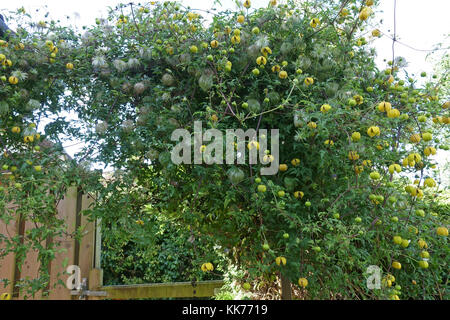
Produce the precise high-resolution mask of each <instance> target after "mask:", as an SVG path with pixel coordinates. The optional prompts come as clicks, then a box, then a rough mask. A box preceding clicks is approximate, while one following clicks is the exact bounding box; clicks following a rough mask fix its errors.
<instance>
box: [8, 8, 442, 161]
mask: <svg viewBox="0 0 450 320" xmlns="http://www.w3.org/2000/svg"><path fill="white" fill-rule="evenodd" d="M120 2H123V3H129V1H126V0H123V1H119V0H89V1H86V0H78V1H70V3H69V2H68V1H61V0H41V1H36V0H14V1H2V3H0V13H2V14H4V15H6V16H7V11H8V10H15V9H17V8H20V7H22V6H23V7H24V8H25V10H26V11H27V12H29V13H31V14H32V16H33V17H35V19H36V21H39V20H41V19H43V15H44V14H45V13H46V12H47V11H48V12H50V17H51V18H53V19H55V20H56V19H60V20H61V21H62V22H63V23H65V22H66V21H68V20H67V19H66V18H65V16H70V17H71V19H70V20H69V22H70V23H72V24H75V25H77V26H82V25H92V24H94V23H95V18H98V17H106V15H107V7H108V6H111V7H113V6H115V5H117V4H118V3H120ZM135 2H136V3H138V2H139V1H135ZM181 2H182V3H183V4H184V5H185V6H190V7H191V8H196V9H203V10H207V9H211V8H213V7H214V0H191V1H186V0H182V1H181ZM268 2H269V0H252V8H258V7H262V6H267V4H268ZM279 2H280V1H279ZM141 3H144V2H141ZM221 3H222V7H217V5H216V8H217V9H218V10H220V9H234V8H235V6H236V5H235V3H234V1H233V0H221ZM44 6H45V7H46V10H45V9H44V10H40V11H39V12H36V9H39V8H41V9H42V8H43V7H44ZM393 9H394V0H382V1H381V4H380V6H379V7H378V9H377V12H376V17H377V19H376V21H378V22H379V21H380V20H382V21H383V24H381V25H380V26H379V29H380V30H381V31H382V32H383V33H386V34H390V35H392V34H393V18H394V10H393ZM396 12H397V15H396V17H397V18H396V29H397V38H398V39H399V41H401V42H403V43H406V44H408V45H409V46H411V47H413V48H416V49H426V50H427V49H432V48H433V47H434V46H435V45H436V44H437V43H440V42H443V43H444V45H443V47H450V38H447V39H445V35H449V34H450V22H449V21H450V19H449V17H448V14H449V12H450V0H427V1H424V0H397V10H396ZM47 19H49V18H47ZM376 21H373V22H372V23H376ZM372 29H373V28H372V27H369V28H368V29H367V31H370V30H372ZM366 38H367V37H366ZM373 46H374V47H375V48H376V50H377V53H378V57H377V64H378V65H379V67H380V68H384V67H385V64H384V63H383V59H387V60H391V59H392V49H391V47H392V40H391V39H389V38H387V37H382V38H380V39H377V40H376V41H375V42H374V43H373ZM444 52H445V51H444V50H442V51H439V52H437V53H436V54H435V55H434V56H433V58H432V59H427V60H426V55H427V54H428V52H424V51H417V50H412V49H411V48H408V47H406V46H403V45H401V44H399V43H396V46H395V55H396V56H403V57H405V58H406V60H407V61H408V63H409V65H408V67H407V70H408V72H409V73H415V74H416V75H417V74H419V73H420V72H422V71H426V72H427V74H428V75H430V74H431V73H432V70H433V65H434V62H435V61H438V60H439V57H440V55H442V54H443V53H444ZM79 148H80V145H77V146H74V147H70V148H67V151H68V153H69V154H72V155H73V154H74V153H75V152H77V150H78V149H79ZM439 152H440V153H441V152H443V151H442V150H439ZM445 154H446V156H444V158H448V157H449V156H448V155H449V153H445ZM441 156H442V155H441Z"/></svg>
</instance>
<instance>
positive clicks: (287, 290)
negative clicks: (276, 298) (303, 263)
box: [280, 275, 292, 300]
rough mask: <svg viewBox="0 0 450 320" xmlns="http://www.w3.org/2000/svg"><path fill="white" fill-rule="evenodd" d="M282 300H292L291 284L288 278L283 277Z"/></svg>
mask: <svg viewBox="0 0 450 320" xmlns="http://www.w3.org/2000/svg"><path fill="white" fill-rule="evenodd" d="M280 277H281V300H292V289H291V282H290V281H289V279H288V278H285V277H283V276H281V275H280Z"/></svg>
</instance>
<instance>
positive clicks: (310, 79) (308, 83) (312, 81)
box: [305, 77, 314, 86]
mask: <svg viewBox="0 0 450 320" xmlns="http://www.w3.org/2000/svg"><path fill="white" fill-rule="evenodd" d="M305 84H306V85H307V86H309V85H311V84H314V79H313V78H311V77H308V78H306V79H305Z"/></svg>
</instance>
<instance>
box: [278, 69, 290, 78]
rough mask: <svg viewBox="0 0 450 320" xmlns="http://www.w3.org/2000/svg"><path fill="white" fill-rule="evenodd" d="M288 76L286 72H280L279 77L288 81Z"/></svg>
mask: <svg viewBox="0 0 450 320" xmlns="http://www.w3.org/2000/svg"><path fill="white" fill-rule="evenodd" d="M287 76H288V74H287V72H286V71H284V70H283V71H280V73H279V74H278V77H280V79H286V78H287Z"/></svg>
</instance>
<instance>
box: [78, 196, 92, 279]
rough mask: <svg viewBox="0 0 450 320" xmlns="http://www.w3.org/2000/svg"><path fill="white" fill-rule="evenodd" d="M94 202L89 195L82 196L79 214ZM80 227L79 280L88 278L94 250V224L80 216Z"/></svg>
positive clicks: (85, 217)
mask: <svg viewBox="0 0 450 320" xmlns="http://www.w3.org/2000/svg"><path fill="white" fill-rule="evenodd" d="M93 202H94V200H93V199H92V197H91V196H90V195H89V194H83V196H82V199H81V214H82V213H83V211H84V210H87V209H89V207H90V205H91V204H92V203H93ZM81 226H82V227H83V238H82V239H81V243H80V246H79V249H80V250H79V254H78V257H79V259H78V260H79V261H78V265H79V266H80V269H81V278H86V279H88V278H89V271H90V270H91V269H92V268H93V267H94V250H95V223H94V222H93V221H89V220H88V217H87V216H85V215H81Z"/></svg>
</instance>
